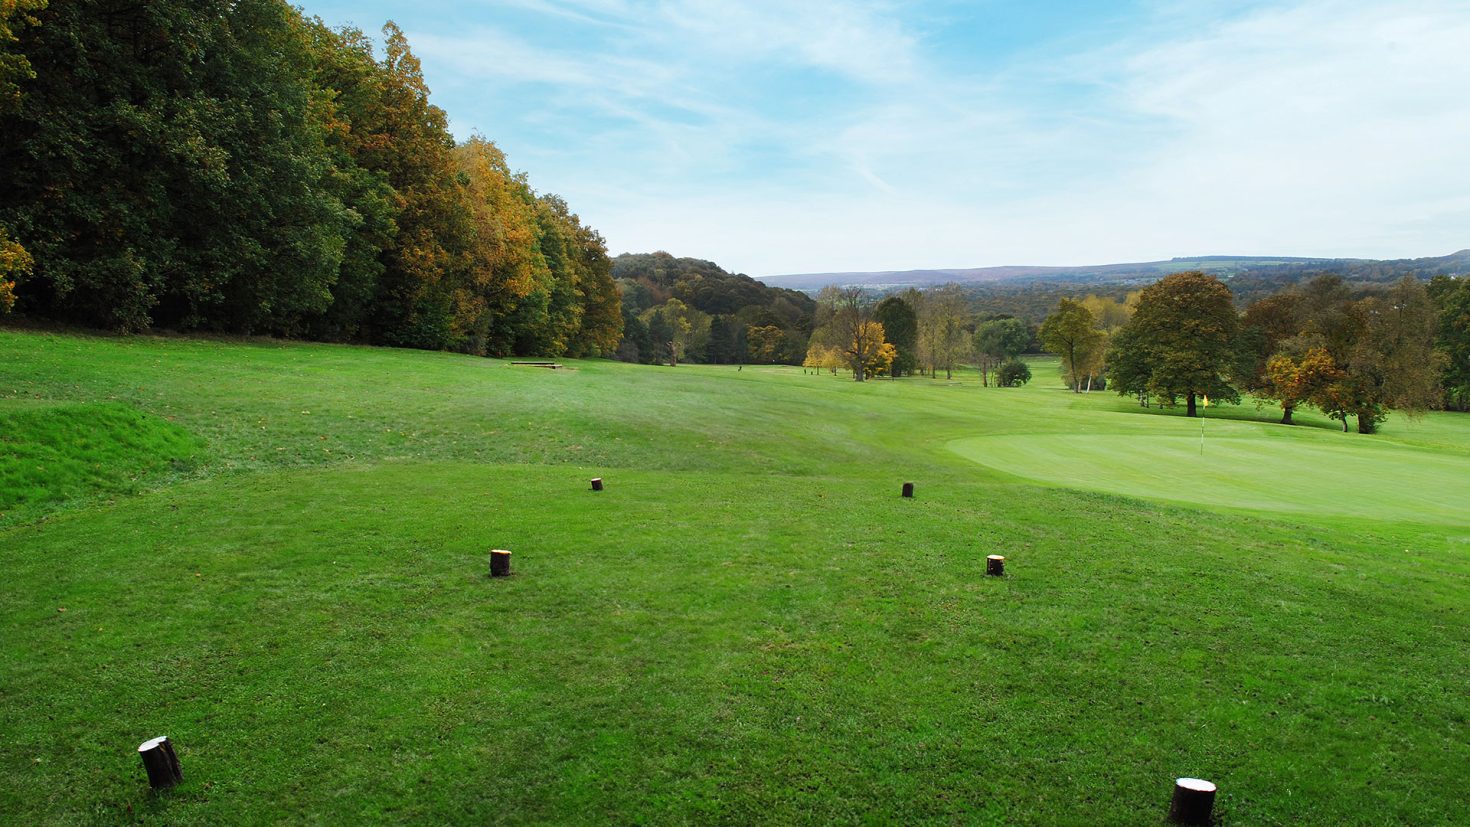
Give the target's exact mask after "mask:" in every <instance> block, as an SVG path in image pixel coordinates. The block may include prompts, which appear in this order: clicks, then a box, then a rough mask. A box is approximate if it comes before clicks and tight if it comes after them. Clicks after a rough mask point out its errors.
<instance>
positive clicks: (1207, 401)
mask: <svg viewBox="0 0 1470 827" xmlns="http://www.w3.org/2000/svg"><path fill="white" fill-rule="evenodd" d="M1204 397H1205V407H1206V408H1208V407H1210V397H1209V394H1204Z"/></svg>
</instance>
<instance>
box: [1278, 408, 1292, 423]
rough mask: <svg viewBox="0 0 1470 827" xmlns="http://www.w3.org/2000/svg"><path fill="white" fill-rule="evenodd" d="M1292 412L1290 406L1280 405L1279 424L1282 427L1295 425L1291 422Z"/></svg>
mask: <svg viewBox="0 0 1470 827" xmlns="http://www.w3.org/2000/svg"><path fill="white" fill-rule="evenodd" d="M1292 410H1293V408H1292V406H1291V405H1282V406H1281V424H1282V425H1293V424H1295V423H1293V422H1292V421H1291V412H1292Z"/></svg>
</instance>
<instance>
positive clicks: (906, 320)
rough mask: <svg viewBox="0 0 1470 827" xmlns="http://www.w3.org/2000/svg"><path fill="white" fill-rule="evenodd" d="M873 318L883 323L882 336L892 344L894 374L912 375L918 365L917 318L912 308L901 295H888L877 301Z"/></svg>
mask: <svg viewBox="0 0 1470 827" xmlns="http://www.w3.org/2000/svg"><path fill="white" fill-rule="evenodd" d="M873 318H874V319H876V320H877V321H878V323H879V324H881V325H883V336H884V338H885V339H887V341H888V342H890V343H891V344H892V345H893V348H894V351H895V353H896V355H895V356H894V359H893V366H892V373H893V375H894V376H908V375H912V374H913V372H914V369H915V368H916V367H918V365H919V358H918V346H919V320H918V317H917V316H916V315H914V308H913V307H912V306H910V305H909V303H908V302H907V301H904V299H903V297H901V296H889V297H887V298H885V299H884V300H883V301H881V302H878V306H877V307H876V308H875V309H874V310H873Z"/></svg>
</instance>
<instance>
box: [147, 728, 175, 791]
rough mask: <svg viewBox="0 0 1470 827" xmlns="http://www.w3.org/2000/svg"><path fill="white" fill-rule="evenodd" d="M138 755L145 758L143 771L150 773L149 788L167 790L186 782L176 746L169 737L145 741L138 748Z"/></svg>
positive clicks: (162, 736)
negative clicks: (180, 767)
mask: <svg viewBox="0 0 1470 827" xmlns="http://www.w3.org/2000/svg"><path fill="white" fill-rule="evenodd" d="M138 755H140V756H142V758H143V769H145V770H147V771H148V786H150V787H152V788H153V789H155V790H163V789H167V788H169V787H172V786H173V785H175V784H177V783H179V782H180V781H183V780H184V772H183V770H181V769H179V756H178V755H176V754H175V753H174V745H173V743H172V742H170V741H169V740H168V736H167V735H161V736H159V737H157V738H154V739H153V740H151V741H144V742H143V743H142V745H141V746H139V747H138Z"/></svg>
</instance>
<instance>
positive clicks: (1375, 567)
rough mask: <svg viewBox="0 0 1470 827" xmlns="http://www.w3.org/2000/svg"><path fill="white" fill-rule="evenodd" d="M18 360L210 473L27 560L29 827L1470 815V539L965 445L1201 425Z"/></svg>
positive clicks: (1000, 407) (21, 806)
mask: <svg viewBox="0 0 1470 827" xmlns="http://www.w3.org/2000/svg"><path fill="white" fill-rule="evenodd" d="M0 357H5V358H0V365H5V366H6V367H4V368H0V380H3V381H0V389H4V390H5V391H7V392H10V393H13V394H15V395H18V396H19V395H25V396H32V395H35V394H41V395H43V396H49V397H53V398H69V399H75V400H78V401H85V400H87V399H90V398H107V397H108V396H113V395H115V396H117V397H119V400H120V401H123V402H126V403H127V404H130V405H134V406H136V407H138V408H140V409H143V410H147V411H150V412H152V413H154V414H158V415H168V416H173V417H175V420H176V422H177V423H178V424H179V425H180V426H182V427H184V428H186V429H188V430H189V431H192V432H196V433H199V434H201V435H203V436H204V437H205V438H206V440H207V444H208V446H209V447H208V450H207V451H204V452H201V453H200V454H199V455H198V456H197V458H196V462H197V464H198V467H197V468H196V469H195V470H194V471H193V472H191V474H190V475H189V478H188V479H187V480H185V481H182V482H181V483H179V484H175V485H171V486H167V487H155V489H154V490H151V491H149V492H146V493H143V494H142V495H139V496H134V497H128V498H122V499H119V500H118V502H117V503H116V504H115V505H112V506H108V507H95V506H85V507H77V508H71V509H68V510H67V511H66V512H65V513H63V514H60V515H59V516H57V517H55V518H54V519H51V520H48V521H46V522H45V523H43V524H40V525H25V526H16V527H12V528H9V529H0V567H3V569H4V571H5V572H6V573H7V576H6V577H5V578H4V579H3V580H0V698H3V699H4V701H5V703H3V704H0V731H3V732H5V733H7V743H8V748H7V749H6V750H3V751H0V812H3V813H6V814H7V815H8V816H10V817H12V818H13V819H14V820H20V821H26V822H38V823H77V822H103V823H111V822H122V821H128V822H139V821H141V822H143V823H158V824H163V823H168V824H214V823H228V822H233V821H239V820H242V819H243V820H247V821H252V822H278V821H313V822H323V823H353V824H357V823H379V822H387V821H393V822H404V821H408V822H411V823H465V822H470V823H482V822H495V823H608V822H613V823H700V824H704V823H727V824H748V823H753V822H768V823H833V822H836V823H852V822H873V823H922V822H934V823H954V822H957V821H959V822H978V823H1016V824H1079V823H1085V824H1120V825H1124V824H1139V823H1158V822H1160V821H1161V820H1162V815H1163V812H1164V809H1165V807H1166V806H1167V802H1168V795H1169V788H1170V785H1171V784H1172V780H1173V778H1174V777H1176V776H1181V775H1196V776H1203V777H1206V778H1209V779H1211V780H1213V781H1216V782H1217V783H1219V784H1220V788H1221V799H1220V804H1219V807H1218V810H1219V812H1220V814H1221V815H1222V817H1223V819H1224V820H1225V822H1226V823H1233V824H1273V823H1281V824H1285V823H1290V824H1382V823H1411V824H1451V823H1455V821H1456V820H1457V819H1458V818H1460V816H1461V814H1462V807H1463V805H1462V802H1461V800H1460V799H1461V797H1462V796H1461V794H1460V785H1459V783H1458V782H1459V781H1460V780H1462V779H1463V774H1464V770H1463V767H1465V766H1467V765H1470V739H1467V738H1466V737H1465V734H1466V729H1467V726H1470V695H1467V693H1466V690H1465V687H1466V686H1470V661H1467V660H1466V658H1465V657H1464V653H1465V652H1466V651H1470V623H1467V622H1466V620H1467V617H1466V606H1470V524H1467V522H1466V521H1464V520H1461V521H1459V522H1454V521H1453V520H1449V519H1444V520H1436V521H1427V520H1418V519H1414V518H1412V517H1411V516H1409V517H1406V516H1405V515H1403V514H1398V515H1391V516H1385V515H1376V516H1375V515H1373V514H1358V515H1355V516H1353V517H1351V518H1348V517H1341V516H1336V515H1333V514H1330V513H1328V514H1324V513H1316V512H1310V511H1301V512H1297V513H1289V514H1283V513H1282V512H1273V511H1265V510H1256V511H1251V512H1246V511H1243V510H1239V509H1237V510H1236V511H1234V512H1229V513H1227V512H1221V511H1213V510H1200V509H1196V508H1189V507H1182V506H1179V505H1171V504H1163V503H1159V502H1154V501H1149V500H1145V499H1139V498H1136V497H1124V496H1117V495H1113V494H1107V493H1097V492H1091V491H1079V490H1075V489H1074V488H1068V487H1062V486H1058V485H1051V484H1048V485H1038V484H1035V483H1033V482H1029V481H1027V480H1025V479H1022V478H1021V477H1019V476H1017V475H1016V474H1014V473H1012V472H1011V471H1012V470H1013V469H1012V468H1007V469H1006V470H997V469H995V468H992V467H989V466H987V465H985V464H979V463H976V462H974V461H972V460H971V459H969V458H966V457H963V456H961V455H960V454H959V453H956V452H955V451H954V450H951V448H950V446H951V445H955V444H959V441H963V440H974V439H992V438H993V439H997V440H1002V441H1004V440H1007V439H1015V440H1022V439H1031V440H1035V439H1037V438H1043V437H1046V436H1048V435H1051V436H1054V437H1058V438H1061V437H1067V438H1075V437H1077V436H1079V435H1086V434H1095V435H1097V436H1098V437H1100V438H1101V437H1107V436H1109V435H1112V436H1115V437H1126V438H1128V439H1135V440H1146V439H1147V437H1148V435H1149V434H1150V433H1152V434H1154V435H1155V436H1156V437H1158V438H1160V439H1162V440H1164V442H1163V443H1161V444H1164V445H1168V444H1169V443H1168V440H1170V439H1178V438H1182V435H1181V431H1182V429H1186V428H1190V427H1193V428H1197V423H1191V422H1188V421H1186V420H1183V419H1182V418H1180V417H1177V416H1163V415H1158V414H1156V413H1155V414H1150V413H1147V412H1135V411H1134V410H1131V409H1130V408H1129V407H1128V404H1127V402H1126V400H1119V399H1117V398H1116V397H1109V396H1106V395H1099V394H1093V395H1091V396H1077V395H1073V394H1070V393H1065V392H1062V391H1060V390H1058V389H1056V387H1055V386H1054V384H1053V383H1052V382H1042V383H1039V384H1038V385H1037V386H1033V387H1029V388H1023V389H1015V390H1010V389H1006V390H999V389H984V388H980V387H977V385H976V383H974V382H973V381H965V382H962V383H956V384H947V383H943V382H930V381H928V380H914V381H902V382H875V383H867V384H864V385H856V384H854V383H851V382H847V381H843V380H841V379H834V378H832V377H829V376H810V375H804V374H803V373H802V372H801V371H800V370H799V369H785V368H770V369H751V368H747V369H746V370H744V371H742V372H739V373H737V372H735V371H734V370H733V369H725V368H715V367H681V368H679V369H677V370H674V369H667V368H662V369H659V368H644V367H637V366H627V365H618V364H609V363H603V362H577V363H572V364H573V365H574V367H575V370H568V371H559V372H554V373H553V372H550V371H535V370H529V369H516V368H512V367H509V366H508V365H506V364H504V363H500V362H495V361H488V360H478V359H472V358H462V357H453V356H448V355H444V354H428V353H414V352H405V351H389V350H373V349H358V348H340V347H328V346H315V345H278V344H270V343H258V344H233V345H231V344H224V343H217V342H208V341H197V340H157V339H148V338H135V339H125V340H115V339H94V338H88V337H47V336H37V335H30V334H27V335H17V334H6V333H3V332H0ZM1037 374H1038V376H1043V377H1047V376H1049V372H1048V371H1045V370H1042V369H1038V370H1037ZM1213 412H1214V409H1212V413H1213ZM1234 415H1235V416H1237V417H1239V418H1240V420H1241V421H1240V423H1239V425H1240V428H1241V429H1242V431H1241V434H1239V435H1238V437H1237V438H1239V439H1250V438H1252V437H1251V436H1250V434H1253V433H1254V434H1256V437H1255V438H1257V439H1259V440H1261V441H1262V444H1267V443H1269V442H1270V441H1272V440H1285V441H1287V442H1291V441H1294V440H1298V439H1315V438H1320V439H1321V440H1322V444H1323V446H1324V447H1322V449H1321V450H1323V451H1329V452H1330V451H1331V450H1332V448H1331V447H1330V446H1342V448H1343V449H1344V450H1346V451H1349V452H1350V453H1351V452H1356V451H1359V450H1374V449H1373V448H1365V446H1386V447H1390V448H1401V449H1403V450H1411V449H1413V450H1419V449H1422V448H1426V447H1435V448H1436V450H1438V451H1439V452H1440V453H1444V454H1446V455H1449V454H1455V453H1456V452H1464V451H1465V450H1466V446H1467V445H1470V419H1466V418H1456V417H1452V416H1437V417H1430V418H1429V419H1427V420H1425V421H1424V422H1422V423H1406V422H1401V421H1397V420H1391V421H1390V423H1389V424H1388V427H1386V428H1385V433H1384V434H1383V435H1382V436H1377V437H1359V436H1357V435H1355V434H1349V435H1343V434H1340V433H1336V432H1333V431H1331V430H1329V429H1328V428H1327V427H1323V428H1320V429H1317V431H1315V432H1313V431H1306V432H1303V433H1316V435H1317V436H1316V437H1310V436H1307V437H1303V436H1297V435H1296V432H1290V433H1287V431H1286V430H1285V429H1282V428H1281V426H1275V425H1270V424H1268V423H1266V422H1264V421H1258V422H1252V421H1248V420H1250V419H1251V418H1252V417H1253V416H1254V414H1253V413H1252V411H1251V410H1250V409H1249V408H1243V409H1237V410H1236V411H1234ZM1268 416H1269V412H1266V413H1262V414H1260V418H1261V419H1265V418H1266V417H1268ZM1306 419H1307V421H1309V422H1311V421H1312V420H1311V418H1310V417H1306ZM1210 424H1211V425H1215V424H1221V423H1215V422H1212V423H1210ZM1316 424H1320V425H1324V426H1330V424H1331V423H1325V422H1318V423H1316ZM1283 434H1284V436H1283ZM1105 441H1106V440H1105ZM1060 444H1066V443H1065V441H1063V442H1062V443H1060ZM1145 444H1146V443H1145ZM1415 446H1418V448H1417V449H1416V448H1415ZM1207 450H1208V447H1207ZM1425 453H1427V452H1425ZM1008 465H1009V464H1008ZM590 476H601V477H604V478H605V479H606V481H607V490H606V491H603V492H601V493H597V494H594V493H592V492H591V491H590V490H588V486H587V478H588V477H590ZM1254 479H1256V480H1258V481H1259V484H1260V486H1261V488H1262V489H1263V490H1271V489H1272V488H1273V487H1274V486H1277V485H1279V483H1280V480H1277V479H1271V478H1269V477H1268V476H1267V475H1257V476H1256V477H1254ZM905 480H912V481H914V482H916V483H917V484H918V496H917V498H916V499H913V500H904V499H900V498H899V497H898V489H899V485H900V483H902V482H903V481H905ZM1335 482H1342V481H1335ZM494 547H499V548H509V549H511V550H513V551H514V552H515V555H514V567H515V574H514V576H512V577H511V578H508V579H504V580H493V581H492V580H490V579H488V578H487V577H486V576H485V570H486V566H487V552H488V550H489V549H490V548H494ZM993 552H1001V553H1004V554H1006V555H1007V557H1008V563H1007V576H1006V577H1005V578H1003V579H994V578H986V577H984V576H983V574H982V572H983V570H984V556H985V555H986V554H988V553H993ZM161 734H167V735H169V736H171V737H172V738H174V739H175V740H176V742H177V743H178V745H179V747H180V750H181V759H182V761H183V767H184V775H185V779H186V780H185V783H184V784H183V785H182V786H181V787H179V788H178V789H176V790H174V791H173V792H171V793H168V794H165V795H154V794H151V793H150V792H149V791H148V790H147V788H146V784H145V783H144V781H143V779H142V773H141V767H140V766H139V764H138V759H137V756H136V755H135V754H134V752H133V750H134V748H135V747H136V745H137V744H138V743H140V742H142V741H143V740H145V739H147V738H149V737H152V736H155V735H161ZM1304 802H1305V803H1304Z"/></svg>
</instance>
